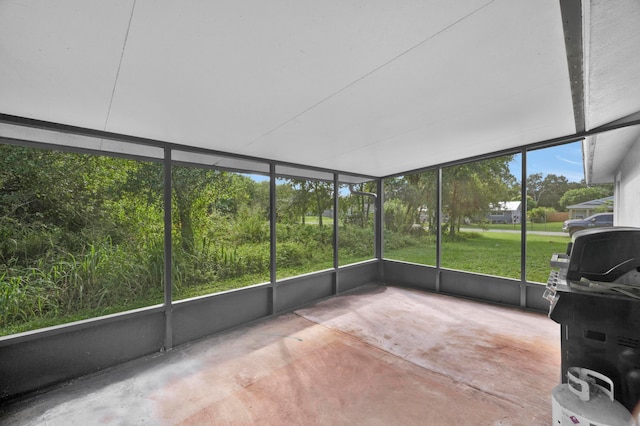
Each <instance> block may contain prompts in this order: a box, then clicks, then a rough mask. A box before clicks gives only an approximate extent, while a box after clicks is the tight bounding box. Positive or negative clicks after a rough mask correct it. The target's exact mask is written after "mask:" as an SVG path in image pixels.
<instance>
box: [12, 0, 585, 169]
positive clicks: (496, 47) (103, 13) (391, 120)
mask: <svg viewBox="0 0 640 426" xmlns="http://www.w3.org/2000/svg"><path fill="white" fill-rule="evenodd" d="M0 59H1V60H0V93H1V94H2V96H0V113H4V114H12V115H18V116H23V117H29V118H36V119H40V120H46V121H53V122H58V123H63V124H71V125H75V126H80V127H87V128H91V129H98V130H106V131H109V132H115V133H122V134H126V135H131V136H138V137H146V138H152V139H157V140H161V141H167V142H172V143H176V144H183V145H187V146H193V147H203V148H210V149H214V150H216V151H222V152H229V153H234V154H243V155H248V156H252V157H261V158H266V159H272V160H277V161H284V162H289V163H294V164H301V165H309V166H315V167H324V168H329V169H336V170H341V171H346V172H351V173H358V174H365V175H371V176H384V175H388V174H393V173H402V172H404V171H406V170H409V169H416V168H420V167H426V166H429V165H433V164H437V163H441V162H444V161H451V160H456V159H460V158H466V157H469V156H471V155H477V154H484V153H487V152H491V151H495V150H501V149H505V148H510V147H517V146H521V145H523V144H527V143H533V142H538V141H540V140H545V139H550V138H555V137H561V136H566V135H570V134H573V133H575V127H574V124H573V111H572V106H571V105H572V104H571V93H570V86H569V76H568V72H567V63H566V57H565V52H564V41H563V35H562V20H561V17H560V9H559V5H558V2H557V0H539V1H536V2H531V1H528V0H517V1H514V0H464V1H456V2H450V1H447V0H429V1H427V0H415V1H400V0H397V1H382V0H379V1H371V2H361V1H355V0H354V1H337V0H335V1H322V2H318V1H311V0H306V1H304V0H297V1H293V0H274V1H269V2H261V1H255V0H252V1H248V0H245V1H238V0H233V1H231V0H229V1H222V0H221V1H216V2H210V1H206V0H198V1H191V2H175V1H168V0H164V1H149V0H137V1H135V2H134V1H113V2H100V1H97V0H96V1H93V0H92V1H87V0H57V1H56V2H38V1H24V0H21V1H17V0H13V1H12V0H9V1H5V2H1V3H0Z"/></svg>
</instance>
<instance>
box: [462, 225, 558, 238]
mask: <svg viewBox="0 0 640 426" xmlns="http://www.w3.org/2000/svg"><path fill="white" fill-rule="evenodd" d="M520 225H521V224H519V223H517V224H515V225H514V224H509V223H491V224H486V225H484V228H483V226H481V225H475V224H472V225H464V226H462V228H467V229H489V230H491V229H502V230H516V231H519V230H520ZM527 231H544V232H562V222H548V223H527ZM568 235H569V234H567V236H568Z"/></svg>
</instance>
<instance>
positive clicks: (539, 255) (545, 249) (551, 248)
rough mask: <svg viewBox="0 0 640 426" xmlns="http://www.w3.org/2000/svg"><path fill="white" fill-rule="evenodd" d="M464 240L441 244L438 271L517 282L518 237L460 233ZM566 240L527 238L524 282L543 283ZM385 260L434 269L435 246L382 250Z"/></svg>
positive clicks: (541, 236) (565, 238)
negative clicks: (444, 270) (473, 274)
mask: <svg viewBox="0 0 640 426" xmlns="http://www.w3.org/2000/svg"><path fill="white" fill-rule="evenodd" d="M463 235H466V236H467V238H466V239H464V240H460V241H453V242H444V243H443V245H442V267H445V268H450V269H457V270H463V271H469V272H478V273H482V274H488V275H497V276H501V277H507V278H514V279H520V235H519V234H512V233H502V232H470V233H464V234H463ZM568 242H569V237H568V236H566V237H564V236H563V237H560V236H545V235H536V234H530V235H527V280H528V281H534V282H540V283H546V282H547V278H548V276H549V271H550V266H549V260H550V259H551V255H552V254H553V253H562V252H564V251H565V250H566V247H567V243H568ZM385 257H386V258H388V259H396V260H403V261H406V262H413V263H420V264H426V265H435V262H436V255H435V245H430V246H412V247H405V248H401V249H396V250H385Z"/></svg>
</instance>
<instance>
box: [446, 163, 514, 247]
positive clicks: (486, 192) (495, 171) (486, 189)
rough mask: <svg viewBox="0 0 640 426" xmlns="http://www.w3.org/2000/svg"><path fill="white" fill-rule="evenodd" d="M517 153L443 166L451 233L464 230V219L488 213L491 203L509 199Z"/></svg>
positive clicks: (451, 234)
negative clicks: (511, 162) (510, 169)
mask: <svg viewBox="0 0 640 426" xmlns="http://www.w3.org/2000/svg"><path fill="white" fill-rule="evenodd" d="M512 159H513V156H503V157H496V158H491V159H487V160H482V161H475V162H472V163H465V164H461V165H457V166H451V167H447V168H446V169H443V190H442V194H443V203H442V205H443V210H444V213H445V214H446V215H447V216H448V218H449V235H450V236H454V235H455V233H456V232H457V231H459V230H460V225H461V223H462V221H463V219H464V218H473V217H479V216H484V215H486V214H487V213H488V211H489V208H490V206H491V205H492V204H493V205H496V204H498V203H500V202H502V201H505V198H506V197H507V195H508V193H509V182H513V175H512V174H511V172H510V171H509V162H510V161H511V160H512Z"/></svg>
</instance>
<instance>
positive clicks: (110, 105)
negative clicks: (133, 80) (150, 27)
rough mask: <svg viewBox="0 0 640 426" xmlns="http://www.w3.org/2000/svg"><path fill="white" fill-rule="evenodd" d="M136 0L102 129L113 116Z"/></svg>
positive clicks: (134, 0) (134, 4)
mask: <svg viewBox="0 0 640 426" xmlns="http://www.w3.org/2000/svg"><path fill="white" fill-rule="evenodd" d="M136 1H137V0H133V4H132V6H131V14H130V15H129V23H128V24H127V32H126V33H125V35H124V42H123V43H122V51H121V52H120V61H119V62H118V69H117V71H116V78H115V80H114V81H113V89H112V90H111V99H110V100H109V109H108V110H107V116H106V117H105V120H104V128H103V129H102V130H104V131H106V130H107V124H108V123H109V117H110V116H111V107H112V106H113V99H114V97H115V95H116V87H118V79H119V77H120V67H122V60H123V59H124V52H125V50H126V48H127V40H128V39H129V30H130V29H131V22H132V21H133V12H134V11H135V9H136Z"/></svg>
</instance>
